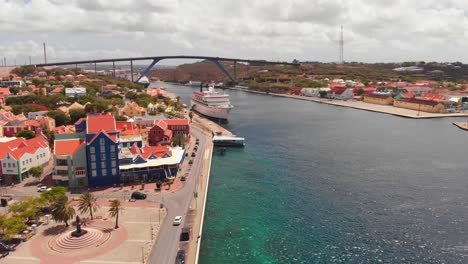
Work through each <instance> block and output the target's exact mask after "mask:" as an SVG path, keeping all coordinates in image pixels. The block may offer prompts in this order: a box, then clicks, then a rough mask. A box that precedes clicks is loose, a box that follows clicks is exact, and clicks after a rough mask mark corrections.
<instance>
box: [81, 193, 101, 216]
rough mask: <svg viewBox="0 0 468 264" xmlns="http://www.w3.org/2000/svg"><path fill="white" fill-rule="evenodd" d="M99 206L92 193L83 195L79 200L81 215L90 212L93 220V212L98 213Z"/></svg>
mask: <svg viewBox="0 0 468 264" xmlns="http://www.w3.org/2000/svg"><path fill="white" fill-rule="evenodd" d="M98 208H99V206H98V205H97V203H96V198H95V197H94V196H93V195H92V194H91V193H90V192H85V193H82V194H81V196H80V200H79V205H78V209H79V210H80V213H82V214H84V213H87V212H89V214H90V216H91V220H93V212H96V211H97V209H98Z"/></svg>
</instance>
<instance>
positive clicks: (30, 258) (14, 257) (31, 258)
mask: <svg viewBox="0 0 468 264" xmlns="http://www.w3.org/2000/svg"><path fill="white" fill-rule="evenodd" d="M8 259H21V260H34V261H40V259H38V258H35V257H16V256H8Z"/></svg>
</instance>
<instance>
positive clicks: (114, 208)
mask: <svg viewBox="0 0 468 264" xmlns="http://www.w3.org/2000/svg"><path fill="white" fill-rule="evenodd" d="M121 210H123V208H122V207H121V205H120V201H119V200H117V199H115V200H112V201H110V208H109V215H110V216H111V217H115V229H117V228H119V212H120V211H121Z"/></svg>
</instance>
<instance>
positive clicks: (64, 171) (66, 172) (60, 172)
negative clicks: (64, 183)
mask: <svg viewBox="0 0 468 264" xmlns="http://www.w3.org/2000/svg"><path fill="white" fill-rule="evenodd" d="M57 174H58V175H68V171H67V170H57Z"/></svg>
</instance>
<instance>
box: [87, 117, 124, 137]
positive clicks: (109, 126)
mask: <svg viewBox="0 0 468 264" xmlns="http://www.w3.org/2000/svg"><path fill="white" fill-rule="evenodd" d="M86 125H87V128H86V131H87V133H98V132H99V131H101V130H104V131H107V132H111V131H116V130H117V128H116V125H115V119H114V116H113V115H112V114H102V115H89V116H88V119H87V124H86Z"/></svg>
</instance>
